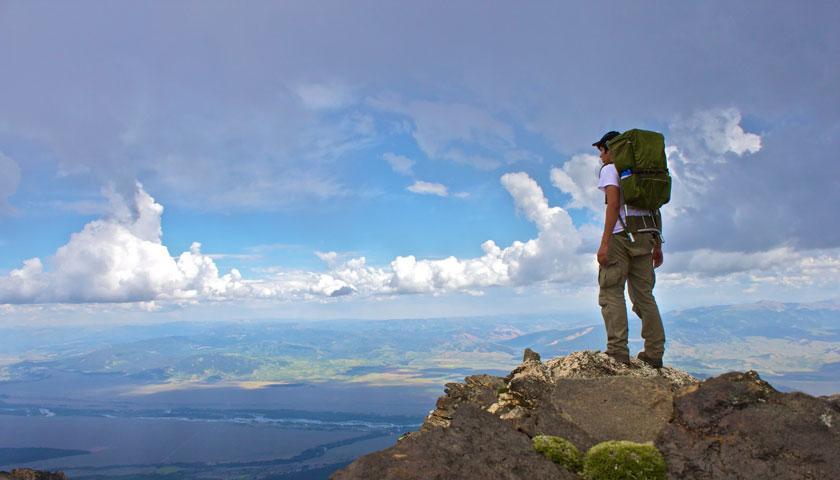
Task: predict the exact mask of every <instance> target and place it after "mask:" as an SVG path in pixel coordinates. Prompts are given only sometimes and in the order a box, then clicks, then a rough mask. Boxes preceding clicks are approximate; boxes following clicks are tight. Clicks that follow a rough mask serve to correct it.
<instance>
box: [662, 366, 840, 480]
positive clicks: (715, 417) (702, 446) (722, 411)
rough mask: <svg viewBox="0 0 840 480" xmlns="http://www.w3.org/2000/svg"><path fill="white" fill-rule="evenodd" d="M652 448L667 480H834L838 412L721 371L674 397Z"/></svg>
mask: <svg viewBox="0 0 840 480" xmlns="http://www.w3.org/2000/svg"><path fill="white" fill-rule="evenodd" d="M656 446H657V447H658V448H659V450H660V451H661V452H662V454H663V455H664V457H665V459H666V462H667V464H668V476H669V478H673V479H678V478H679V479H689V480H691V479H717V478H731V479H751V478H773V479H777V480H785V479H829V478H840V406H838V405H837V403H835V402H832V401H830V400H828V399H825V398H815V397H812V396H810V395H806V394H804V393H798V392H796V393H782V392H778V391H776V389H774V388H773V387H772V386H771V385H770V384H769V383H767V382H765V381H763V380H762V379H761V378H760V377H759V375H758V374H757V373H756V372H753V371H749V372H746V373H740V372H732V373H727V374H724V375H720V376H718V377H715V378H711V379H708V380H706V381H705V382H703V383H701V384H699V385H696V386H693V387H689V388H687V389H686V390H685V391H684V392H682V393H681V394H680V395H678V396H677V397H676V399H675V401H674V420H673V422H671V423H669V424H668V425H667V426H666V427H665V428H664V429H663V430H662V432H661V433H660V434H659V437H658V438H657V440H656Z"/></svg>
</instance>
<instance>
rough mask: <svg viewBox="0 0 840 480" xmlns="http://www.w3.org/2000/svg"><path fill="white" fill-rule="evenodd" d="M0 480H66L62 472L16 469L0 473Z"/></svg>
mask: <svg viewBox="0 0 840 480" xmlns="http://www.w3.org/2000/svg"><path fill="white" fill-rule="evenodd" d="M0 480H67V477H66V476H65V475H64V473H63V472H41V471H38V470H32V469H30V468H16V469H14V470H12V471H11V472H4V471H0Z"/></svg>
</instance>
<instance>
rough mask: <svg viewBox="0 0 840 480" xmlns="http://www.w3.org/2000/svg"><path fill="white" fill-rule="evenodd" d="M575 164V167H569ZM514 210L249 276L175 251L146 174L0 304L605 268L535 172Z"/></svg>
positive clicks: (504, 180) (826, 262)
mask: <svg viewBox="0 0 840 480" xmlns="http://www.w3.org/2000/svg"><path fill="white" fill-rule="evenodd" d="M568 171H572V170H571V169H570V170H568ZM500 181H501V184H502V186H503V187H504V188H505V189H506V190H507V191H508V193H510V195H511V197H512V199H513V202H514V205H515V207H516V210H517V211H518V212H519V213H520V214H521V215H523V216H524V217H525V218H526V219H527V220H528V221H530V222H531V223H533V225H534V226H535V228H536V231H537V235H536V237H535V238H532V239H529V240H526V241H518V240H517V241H514V242H512V243H511V244H510V245H508V246H507V247H504V248H503V247H500V246H498V245H497V244H496V243H495V242H494V241H493V240H487V241H485V242H484V243H482V244H481V251H482V255H481V256H478V257H474V258H457V257H454V256H450V257H447V258H443V259H419V258H417V257H415V256H414V255H406V256H398V257H396V258H395V259H394V260H392V261H391V262H390V263H389V264H388V265H386V266H383V267H378V266H371V265H368V264H367V260H366V258H365V257H357V258H349V259H346V260H344V259H343V258H347V256H346V255H342V254H339V253H336V252H332V251H330V252H315V254H316V255H317V256H318V257H319V258H320V259H321V260H323V261H324V262H325V264H326V267H327V269H326V271H324V272H315V271H307V270H287V269H282V268H276V269H272V270H271V271H267V272H266V276H263V277H262V278H257V279H244V278H243V277H242V275H241V274H240V273H239V271H238V270H236V269H232V270H230V271H229V272H228V273H226V274H221V273H220V271H219V269H218V267H217V266H216V264H215V263H214V261H213V258H212V257H211V256H210V255H206V254H204V253H202V252H201V244H200V243H198V242H195V243H193V244H192V246H191V247H190V249H189V251H186V252H183V253H181V254H180V255H178V256H176V257H173V256H171V255H170V253H169V251H168V249H167V247H166V246H165V245H163V244H162V243H161V236H162V232H161V224H160V220H161V216H162V214H163V207H162V206H161V205H160V204H158V203H157V202H155V200H154V199H153V198H152V197H151V196H150V195H149V194H148V193H146V192H145V190H143V188H142V187H141V186H140V185H139V184H138V185H137V186H136V189H135V192H134V195H133V197H132V198H130V199H125V198H124V197H123V196H121V195H119V194H117V193H115V192H114V191H113V190H105V194H106V196H107V197H108V198H109V202H110V207H109V213H108V215H107V216H105V217H103V218H101V219H98V220H95V221H92V222H90V223H88V224H87V225H85V226H84V228H83V229H82V230H81V231H80V232H77V233H74V234H73V235H72V236H71V238H70V240H69V241H68V243H67V244H66V245H64V246H62V247H60V248H59V249H58V250H57V251H56V253H55V255H53V256H52V257H51V258H49V259H48V260H47V261H46V262H42V260H41V259H40V258H32V259H28V260H26V261H24V262H23V265H22V266H21V267H20V268H17V269H14V270H12V271H11V272H9V273H8V274H7V275H6V276H5V277H0V303H6V304H9V303H13V304H18V303H101V302H146V303H143V304H144V305H152V304H153V303H149V302H167V301H169V302H185V301H186V302H192V301H221V300H235V299H272V300H279V301H298V300H300V301H308V300H316V301H318V300H320V301H328V300H329V299H333V298H338V297H347V296H351V297H352V296H359V295H361V296H372V295H397V294H415V293H421V294H433V295H437V294H442V293H448V292H463V293H468V294H475V295H479V294H481V293H482V292H483V291H484V289H486V288H489V287H524V286H528V285H535V284H545V283H546V282H553V283H560V284H566V285H570V286H572V287H573V288H580V286H581V285H589V284H591V280H592V278H593V275H594V273H595V263H594V257H593V255H592V248H589V247H591V246H592V244H591V240H592V239H590V238H587V237H589V236H591V237H593V238H595V237H598V235H597V233H599V232H598V229H596V228H595V227H594V226H593V225H592V224H585V225H583V226H582V227H580V229H578V228H576V227H575V226H574V224H573V223H572V219H571V217H570V216H569V214H568V212H567V211H566V210H565V209H563V208H561V207H559V206H551V205H549V203H548V200H547V199H546V197H545V194H544V192H543V191H542V189H541V188H540V186H539V185H538V184H537V182H536V181H534V179H532V178H531V177H530V176H528V175H527V174H526V173H523V172H517V173H508V174H505V175H503V176H502V177H501V179H500ZM661 279H662V280H663V282H665V283H670V284H680V283H685V282H688V283H691V282H695V283H698V284H699V283H702V282H703V281H704V279H706V280H708V279H715V281H716V282H727V281H728V282H735V283H737V282H741V284H749V283H752V284H755V283H756V282H763V283H771V282H776V283H780V284H782V285H795V286H803V285H806V286H807V285H827V284H831V282H836V281H840V252H838V251H837V250H836V249H834V250H823V251H805V252H803V251H795V250H793V249H791V248H790V247H782V248H776V249H771V250H767V251H762V252H734V253H725V252H719V251H713V250H709V249H699V250H693V251H689V252H678V253H676V254H668V255H666V267H665V269H664V270H663V271H662V274H661Z"/></svg>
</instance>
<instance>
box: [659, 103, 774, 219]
mask: <svg viewBox="0 0 840 480" xmlns="http://www.w3.org/2000/svg"><path fill="white" fill-rule="evenodd" d="M740 122H741V113H740V112H739V111H738V110H736V109H734V108H728V109H711V110H704V111H699V112H696V113H694V114H693V115H691V116H689V117H687V118H683V119H677V120H676V121H674V122H673V123H672V124H671V126H670V139H669V143H671V145H669V146H668V147H667V148H666V149H665V152H666V154H667V157H668V168H669V169H670V171H671V176H672V179H673V186H672V189H671V192H672V195H671V202H670V203H669V204H668V207H667V208H665V209H663V214H664V215H666V216H668V217H671V218H673V217H676V216H677V215H679V214H683V213H685V212H686V211H688V210H689V209H691V208H702V207H703V205H709V204H714V203H715V199H710V198H707V197H708V196H707V193H708V191H709V188H710V186H711V185H712V183H713V182H714V181H715V180H716V179H717V175H718V173H719V172H720V171H721V168H720V165H722V164H725V163H727V161H728V160H727V154H734V155H737V156H739V157H742V156H744V155H746V154H748V153H756V152H758V151H759V150H761V137H760V136H759V135H756V134H754V133H747V132H745V131H744V129H743V128H742V127H741V125H740Z"/></svg>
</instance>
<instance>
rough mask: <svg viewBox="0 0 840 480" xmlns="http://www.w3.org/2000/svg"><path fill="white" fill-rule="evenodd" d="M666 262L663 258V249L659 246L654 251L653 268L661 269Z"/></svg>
mask: <svg viewBox="0 0 840 480" xmlns="http://www.w3.org/2000/svg"><path fill="white" fill-rule="evenodd" d="M664 261H665V258H664V257H663V256H662V247H660V246H659V245H657V246H656V248H654V249H653V268H659V266H660V265H662V262H664Z"/></svg>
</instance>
